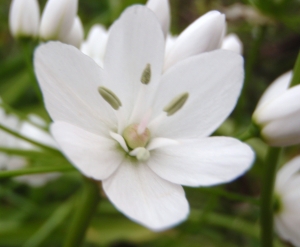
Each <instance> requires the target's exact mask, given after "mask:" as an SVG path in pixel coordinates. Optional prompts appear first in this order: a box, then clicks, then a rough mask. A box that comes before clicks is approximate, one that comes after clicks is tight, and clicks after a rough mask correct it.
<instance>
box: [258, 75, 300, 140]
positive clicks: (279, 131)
mask: <svg viewBox="0 0 300 247" xmlns="http://www.w3.org/2000/svg"><path fill="white" fill-rule="evenodd" d="M291 79H292V72H287V73H285V74H284V75H282V76H280V77H279V78H277V79H276V80H275V81H274V82H273V83H272V84H271V85H270V86H269V87H268V88H267V90H266V91H265V93H264V94H263V96H262V97H261V99H260V101H259V102H258V105H257V107H256V110H255V112H254V113H253V121H254V122H255V123H256V124H257V125H258V126H259V127H260V128H261V135H262V137H263V138H264V140H265V141H266V142H267V143H268V144H269V145H271V146H289V145H294V144H298V143H300V127H299V126H300V101H299V97H300V85H298V86H293V87H291V88H289V85H290V83H291Z"/></svg>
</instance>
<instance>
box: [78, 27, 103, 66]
mask: <svg viewBox="0 0 300 247" xmlns="http://www.w3.org/2000/svg"><path fill="white" fill-rule="evenodd" d="M107 39H108V32H107V31H106V29H105V28H104V27H103V26H102V25H99V24H96V25H94V26H92V28H91V29H90V31H89V34H88V37H87V40H86V41H85V42H84V43H83V44H82V45H81V48H80V50H81V51H82V52H83V53H84V54H86V55H88V56H90V57H91V58H93V59H94V60H95V62H96V63H97V64H99V65H100V66H101V67H102V68H103V60H104V54H105V50H106V43H107Z"/></svg>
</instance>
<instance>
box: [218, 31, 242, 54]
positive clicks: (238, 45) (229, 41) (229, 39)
mask: <svg viewBox="0 0 300 247" xmlns="http://www.w3.org/2000/svg"><path fill="white" fill-rule="evenodd" d="M221 48H222V49H224V50H229V51H233V52H236V53H238V54H242V53H243V43H242V42H241V40H240V39H239V37H238V36H237V35H236V34H234V33H232V34H229V35H227V36H226V37H225V38H224V40H223V43H222V47H221Z"/></svg>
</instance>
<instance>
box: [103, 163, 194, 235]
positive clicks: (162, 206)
mask: <svg viewBox="0 0 300 247" xmlns="http://www.w3.org/2000/svg"><path fill="white" fill-rule="evenodd" d="M102 185H103V189H104V191H105V193H106V194H107V196H108V198H109V199H110V201H111V202H112V203H113V204H114V205H115V206H116V207H117V208H118V209H119V210H120V211H121V212H122V213H124V214H125V215H127V216H128V217H129V218H131V219H132V220H134V221H136V222H138V223H140V224H142V225H144V226H146V227H149V228H151V229H153V230H163V229H165V228H168V227H172V226H174V225H175V224H178V223H179V222H180V221H182V220H184V219H185V218H186V217H187V214H188V212H189V206H188V202H187V200H186V198H185V195H184V190H183V189H182V187H181V186H180V185H176V184H172V183H170V182H168V181H166V180H164V179H162V178H160V177H159V176H157V175H156V174H155V173H154V172H153V171H151V169H150V168H149V167H148V166H147V165H145V164H132V163H130V162H123V163H122V164H121V165H120V167H119V169H118V170H117V171H116V172H115V173H114V174H113V175H112V176H110V177H109V178H107V179H105V180H103V182H102Z"/></svg>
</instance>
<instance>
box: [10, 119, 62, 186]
mask: <svg viewBox="0 0 300 247" xmlns="http://www.w3.org/2000/svg"><path fill="white" fill-rule="evenodd" d="M29 119H30V120H31V122H28V121H23V122H22V123H21V126H20V129H19V132H20V134H22V135H23V136H26V137H28V138H30V139H32V140H34V141H37V142H39V143H42V144H45V145H48V146H50V147H53V148H56V149H57V148H58V147H57V144H56V142H55V141H54V139H53V137H52V136H51V135H50V134H49V133H48V132H46V131H45V130H43V128H45V126H47V124H46V122H45V121H44V120H43V119H42V118H40V117H38V116H37V115H33V114H31V115H30V116H29ZM15 148H20V149H26V150H39V148H37V147H36V146H34V145H32V144H30V143H28V142H25V141H22V140H18V143H17V146H16V147H15ZM27 163H28V162H27V160H26V159H24V158H21V157H14V159H13V160H12V161H11V162H10V163H9V164H8V165H7V169H8V170H15V169H21V168H25V167H26V166H27V165H28V164H27ZM59 176H60V173H58V172H52V173H41V174H34V175H24V176H18V177H15V178H14V179H15V180H16V181H18V182H22V183H26V184H28V185H30V186H33V187H39V186H43V185H45V184H46V183H47V182H49V181H51V180H53V179H56V178H58V177H59Z"/></svg>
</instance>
